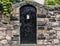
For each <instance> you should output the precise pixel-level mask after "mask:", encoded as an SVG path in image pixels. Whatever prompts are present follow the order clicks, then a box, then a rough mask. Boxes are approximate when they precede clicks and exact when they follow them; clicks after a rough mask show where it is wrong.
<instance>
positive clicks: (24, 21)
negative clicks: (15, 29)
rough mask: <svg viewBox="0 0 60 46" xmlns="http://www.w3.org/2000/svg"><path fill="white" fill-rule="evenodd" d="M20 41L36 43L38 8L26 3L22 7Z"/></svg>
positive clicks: (22, 42)
mask: <svg viewBox="0 0 60 46" xmlns="http://www.w3.org/2000/svg"><path fill="white" fill-rule="evenodd" d="M20 23H21V26H20V43H21V44H35V43H36V8H35V7H34V6H32V5H24V6H22V7H21V8H20Z"/></svg>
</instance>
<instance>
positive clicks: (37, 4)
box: [14, 1, 44, 43]
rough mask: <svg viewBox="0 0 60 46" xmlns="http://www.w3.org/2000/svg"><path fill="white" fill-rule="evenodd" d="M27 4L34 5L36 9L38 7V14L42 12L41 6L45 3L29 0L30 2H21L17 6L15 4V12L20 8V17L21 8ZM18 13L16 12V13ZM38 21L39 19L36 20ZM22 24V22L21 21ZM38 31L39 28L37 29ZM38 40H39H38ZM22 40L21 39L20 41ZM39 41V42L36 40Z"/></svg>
mask: <svg viewBox="0 0 60 46" xmlns="http://www.w3.org/2000/svg"><path fill="white" fill-rule="evenodd" d="M27 4H29V5H32V6H34V7H35V8H36V9H37V14H40V10H41V9H40V7H44V6H43V5H41V4H39V3H37V2H32V1H29V2H21V3H19V6H18V7H17V6H14V8H15V9H14V11H15V12H17V10H18V16H19V18H20V13H19V9H20V8H21V7H22V6H24V5H27ZM15 14H16V13H15ZM15 14H14V15H15ZM36 17H37V16H36ZM37 21H38V19H37V20H36V23H37ZM20 24H21V23H20ZM36 31H37V30H36ZM19 32H20V30H19ZM36 41H37V40H36ZM20 42H21V41H20ZM36 43H37V42H36Z"/></svg>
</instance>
